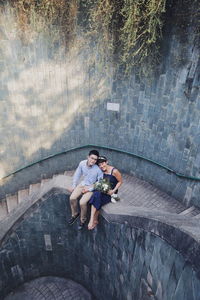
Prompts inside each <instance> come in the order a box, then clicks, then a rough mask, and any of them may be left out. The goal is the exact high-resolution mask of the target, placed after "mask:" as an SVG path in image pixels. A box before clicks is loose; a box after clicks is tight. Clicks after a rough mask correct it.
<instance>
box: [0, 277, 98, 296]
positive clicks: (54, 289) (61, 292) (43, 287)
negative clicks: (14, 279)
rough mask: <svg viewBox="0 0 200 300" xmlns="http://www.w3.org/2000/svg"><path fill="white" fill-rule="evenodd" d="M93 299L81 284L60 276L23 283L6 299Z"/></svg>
mask: <svg viewBox="0 0 200 300" xmlns="http://www.w3.org/2000/svg"><path fill="white" fill-rule="evenodd" d="M22 299H23V300H55V299H56V300H64V299H68V300H91V299H92V297H91V295H90V294H89V293H88V291H87V290H86V289H85V288H84V287H82V286H81V285H80V284H78V283H76V282H74V281H72V280H68V279H65V278H58V277H41V278H38V279H35V280H32V281H30V282H28V283H25V284H23V285H22V286H21V287H19V288H18V289H16V290H15V292H13V293H11V294H9V295H8V296H7V297H6V298H5V299H4V300H22Z"/></svg>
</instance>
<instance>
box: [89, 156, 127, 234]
mask: <svg viewBox="0 0 200 300" xmlns="http://www.w3.org/2000/svg"><path fill="white" fill-rule="evenodd" d="M97 164H98V166H99V168H100V169H101V170H102V171H103V173H104V175H103V178H106V179H107V180H108V181H109V182H110V184H111V187H112V189H111V190H109V191H108V192H107V194H104V193H102V192H100V191H94V193H93V195H92V197H91V199H90V201H89V204H91V216H90V221H89V224H88V229H89V230H91V229H94V228H95V226H96V225H97V224H98V216H99V211H100V209H101V207H102V206H103V205H105V204H107V203H109V202H110V201H111V195H112V194H116V193H117V191H118V188H119V187H120V186H121V184H122V175H121V173H120V172H119V171H118V170H117V169H115V168H114V167H112V166H110V165H109V164H108V160H107V158H106V157H105V156H100V157H99V158H98V161H97Z"/></svg>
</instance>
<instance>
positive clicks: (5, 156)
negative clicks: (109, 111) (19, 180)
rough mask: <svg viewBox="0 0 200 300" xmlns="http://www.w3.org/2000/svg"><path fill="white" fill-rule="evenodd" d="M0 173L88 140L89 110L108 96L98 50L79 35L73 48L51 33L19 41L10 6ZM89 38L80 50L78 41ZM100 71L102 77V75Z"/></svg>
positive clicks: (4, 43)
mask: <svg viewBox="0 0 200 300" xmlns="http://www.w3.org/2000/svg"><path fill="white" fill-rule="evenodd" d="M0 30H1V35H0V38H1V46H0V54H1V66H2V68H1V70H0V72H1V89H0V100H1V101H0V111H1V114H0V117H1V128H0V137H1V139H0V143H1V145H0V149H1V156H0V164H1V167H0V170H1V171H0V177H3V176H5V175H6V174H8V173H10V172H12V171H14V170H16V169H18V168H20V167H22V166H24V165H27V164H29V163H31V162H33V161H35V160H38V159H41V158H42V157H45V156H48V155H50V154H52V153H55V152H60V151H62V150H64V149H66V148H67V147H68V148H70V147H74V146H75V145H77V144H83V143H87V141H88V138H89V120H88V118H87V116H88V113H89V110H91V109H92V107H95V106H96V103H95V101H98V100H101V99H102V97H104V98H106V97H108V96H107V94H109V89H110V86H109V85H108V84H106V80H107V78H105V75H104V76H103V77H102V76H99V74H97V73H94V72H93V74H92V77H91V69H92V64H93V61H94V60H95V57H94V53H92V51H91V50H89V49H87V41H86V40H81V38H77V40H76V42H75V45H74V47H72V49H71V50H70V51H68V52H66V49H65V47H64V46H62V44H61V41H60V44H59V45H54V44H53V41H52V40H51V39H50V35H49V36H48V35H47V36H44V35H42V34H40V36H38V37H36V38H34V39H33V40H31V41H30V42H29V43H27V44H25V43H23V42H22V41H21V40H20V37H19V32H18V31H17V27H16V20H15V18H14V15H13V14H12V11H10V10H9V9H8V10H7V11H6V12H5V13H4V14H3V15H1V24H0ZM82 43H85V44H86V47H85V49H84V51H82V52H81V53H79V52H80V49H79V46H78V45H79V44H82ZM97 76H98V80H97Z"/></svg>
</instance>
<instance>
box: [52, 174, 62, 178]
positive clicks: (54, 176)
mask: <svg viewBox="0 0 200 300" xmlns="http://www.w3.org/2000/svg"><path fill="white" fill-rule="evenodd" d="M59 175H60V174H54V175H53V177H52V178H56V177H58V176H59Z"/></svg>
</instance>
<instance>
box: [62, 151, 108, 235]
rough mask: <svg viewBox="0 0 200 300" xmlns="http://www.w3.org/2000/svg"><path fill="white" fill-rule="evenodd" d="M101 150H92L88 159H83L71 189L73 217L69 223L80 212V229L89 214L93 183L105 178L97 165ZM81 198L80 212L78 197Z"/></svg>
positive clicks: (71, 221)
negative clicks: (88, 208)
mask: <svg viewBox="0 0 200 300" xmlns="http://www.w3.org/2000/svg"><path fill="white" fill-rule="evenodd" d="M98 157H99V152H98V151H96V150H91V151H90V152H89V155H88V157H87V159H86V160H82V161H81V162H80V163H79V165H78V168H77V169H76V171H75V173H74V176H73V185H72V188H70V189H69V191H70V192H72V194H71V196H70V206H71V212H72V217H71V218H70V220H69V221H68V224H69V225H72V224H73V223H74V222H75V221H76V219H77V218H78V216H79V214H80V224H79V227H78V229H79V230H81V229H82V228H83V227H84V224H85V221H86V218H87V217H86V215H87V203H88V201H89V200H90V198H91V196H92V190H93V184H94V183H95V182H96V181H98V180H99V179H101V178H103V172H102V171H101V170H100V168H99V167H98V166H97V165H96V162H97V159H98ZM81 176H83V180H82V181H81V183H80V184H78V182H79V179H80V178H81ZM81 195H82V197H81V199H80V213H79V212H78V197H79V196H81Z"/></svg>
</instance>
